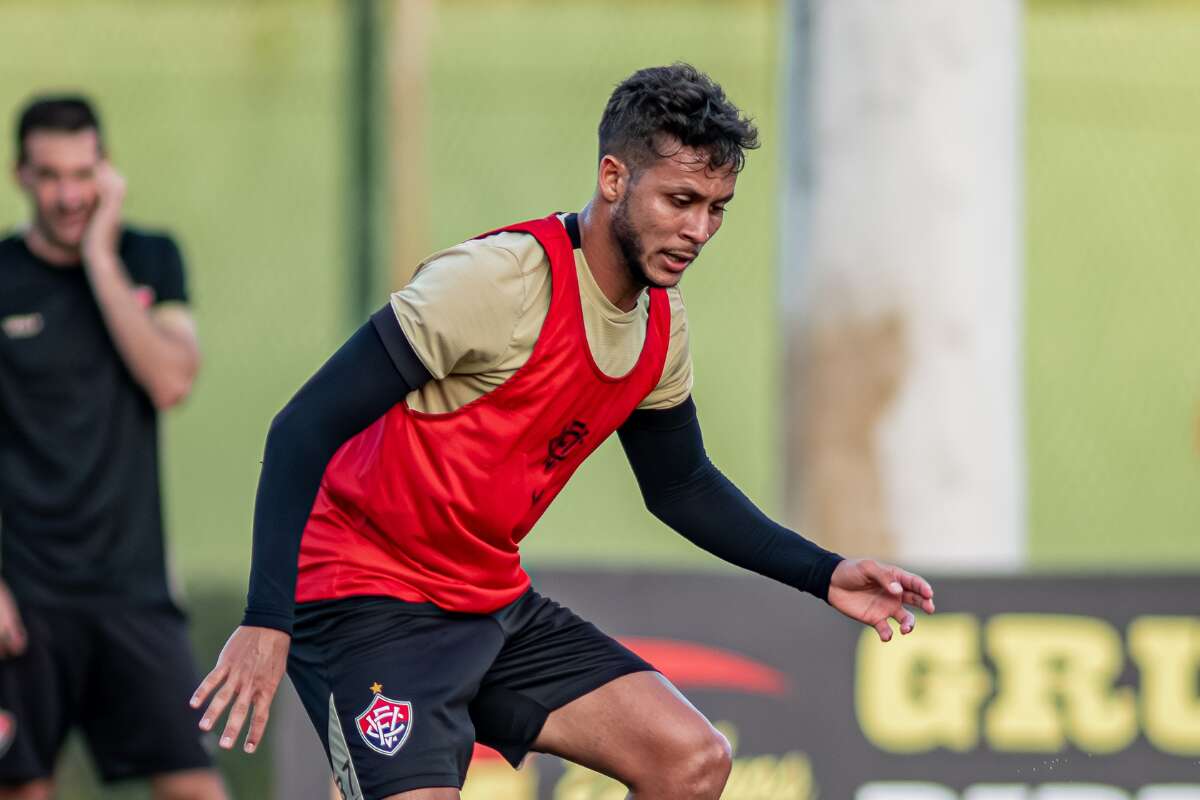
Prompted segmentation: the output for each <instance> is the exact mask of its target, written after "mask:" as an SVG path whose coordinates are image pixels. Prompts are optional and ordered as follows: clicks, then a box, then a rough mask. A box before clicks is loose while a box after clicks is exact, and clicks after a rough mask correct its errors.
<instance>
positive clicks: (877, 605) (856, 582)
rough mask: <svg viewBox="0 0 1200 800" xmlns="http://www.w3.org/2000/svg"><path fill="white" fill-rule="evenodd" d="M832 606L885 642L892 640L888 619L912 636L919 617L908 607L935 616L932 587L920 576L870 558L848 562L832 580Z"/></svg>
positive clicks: (830, 589)
mask: <svg viewBox="0 0 1200 800" xmlns="http://www.w3.org/2000/svg"><path fill="white" fill-rule="evenodd" d="M829 605H831V606H833V607H834V608H836V609H837V610H838V611H840V612H842V613H843V614H845V615H846V616H847V617H850V619H853V620H858V621H859V622H861V623H863V624H864V625H870V626H871V627H872V628H874V629H875V632H876V633H878V634H879V638H880V639H881V640H883V641H885V642H886V641H889V640H891V638H892V627H891V625H890V624H888V619H889V618H890V619H894V620H896V622H898V623H899V624H900V633H901V634H908V633H912V630H913V628H914V627H915V626H916V624H917V621H916V617H915V616H913V613H912V611H910V610H909V609H907V608H905V606H914V607H916V608H920V609H921V610H922V611H924V612H925V613H926V614H932V613H933V587H931V586H930V585H929V581H927V580H925V579H924V578H922V577H921V576H920V575H915V574H913V573H911V572H905V571H904V570H902V569H900V568H899V567H893V566H892V565H890V564H881V563H879V562H877V561H872V560H871V559H868V558H864V559H846V560H845V561H842V562H841V563H840V564H838V565H837V568H836V569H835V570H834V571H833V575H832V576H831V577H830V580H829Z"/></svg>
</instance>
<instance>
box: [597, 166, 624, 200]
mask: <svg viewBox="0 0 1200 800" xmlns="http://www.w3.org/2000/svg"><path fill="white" fill-rule="evenodd" d="M599 172H600V174H599V178H598V183H599V187H598V188H599V190H600V195H601V197H603V198H604V199H605V200H606V201H608V202H609V203H615V202H616V201H617V200H618V199H620V197H621V195H623V194H625V190H626V189H628V188H629V174H630V173H629V167H627V166H626V165H625V162H623V161H622V160H621V159H619V158H617V157H616V156H614V155H611V154H608V155H605V156H604V158H602V159H600V170H599Z"/></svg>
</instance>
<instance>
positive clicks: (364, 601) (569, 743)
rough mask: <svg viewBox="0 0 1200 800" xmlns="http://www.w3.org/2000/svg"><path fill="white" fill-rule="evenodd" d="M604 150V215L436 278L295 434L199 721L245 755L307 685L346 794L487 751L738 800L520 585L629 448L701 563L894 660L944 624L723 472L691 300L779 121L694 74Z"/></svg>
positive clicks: (271, 490) (621, 658)
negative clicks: (754, 157) (693, 273)
mask: <svg viewBox="0 0 1200 800" xmlns="http://www.w3.org/2000/svg"><path fill="white" fill-rule="evenodd" d="M599 144H600V163H599V170H598V176H597V185H596V188H595V193H594V194H593V196H592V199H591V201H590V202H589V203H588V205H587V206H586V207H585V208H584V209H583V210H582V211H581V212H580V213H579V214H561V215H560V214H552V215H550V216H548V217H545V218H543V219H539V220H533V221H530V222H527V223H521V224H518V225H513V226H509V227H507V228H504V229H502V230H500V231H494V232H493V233H491V234H486V235H485V236H482V237H479V238H477V239H474V240H471V241H469V242H465V243H463V244H461V245H459V246H456V247H453V248H450V249H449V250H446V251H443V252H441V253H438V254H436V255H435V256H433V257H431V258H430V259H427V260H426V262H425V263H424V264H422V266H421V267H420V269H419V271H418V272H417V275H416V276H415V278H414V279H413V280H412V282H411V283H410V284H409V285H408V286H407V287H405V288H404V289H403V290H401V291H400V292H397V293H396V294H395V295H393V297H392V302H391V303H390V304H389V305H387V306H384V307H383V308H382V309H381V310H380V311H379V312H377V313H376V314H375V315H374V317H373V318H372V320H371V322H369V323H367V324H366V325H364V326H363V327H362V328H361V329H360V330H359V331H358V332H357V333H356V334H355V335H354V336H353V337H351V339H350V340H349V341H348V342H347V343H346V344H345V345H344V346H343V347H342V349H341V350H339V351H338V352H337V353H336V354H334V356H333V357H332V358H331V359H330V360H329V361H328V362H327V363H326V364H325V366H324V367H322V368H321V370H320V371H318V372H317V373H316V375H315V376H314V377H313V378H312V379H311V380H310V381H309V382H308V383H307V384H306V385H305V386H304V387H303V388H302V389H301V390H300V392H299V393H298V394H297V395H296V397H294V398H293V399H292V401H291V402H290V403H289V405H288V407H287V408H285V409H284V410H283V411H282V412H281V413H280V414H279V416H278V417H277V418H276V420H275V422H274V424H273V425H272V428H271V433H270V434H269V436H268V439H267V447H266V455H265V457H264V461H263V470H262V476H261V478H260V482H259V490H258V498H257V501H256V506H255V521H254V555H253V564H252V567H251V586H250V596H249V603H248V608H247V611H246V615H245V617H244V618H243V622H242V626H241V627H239V628H238V629H237V630H236V631H235V632H234V634H233V635H232V636H231V637H230V639H229V642H228V644H227V645H226V646H225V649H224V650H223V651H222V654H221V658H220V660H219V662H218V664H217V666H216V668H215V669H214V670H213V671H212V672H211V673H210V674H209V676H208V677H207V678H206V679H205V681H204V683H203V684H202V685H201V686H200V688H199V689H198V691H197V694H196V697H195V698H194V699H193V702H194V703H195V704H196V705H197V706H199V705H200V704H201V703H203V701H204V700H205V699H206V698H208V697H209V696H214V693H215V696H214V699H213V700H212V703H211V705H210V706H209V708H208V710H207V711H206V713H205V716H204V719H203V721H202V723H201V724H202V726H203V727H205V728H206V729H208V728H211V727H212V726H213V725H214V724H215V722H216V719H217V718H218V717H219V716H220V715H221V713H222V712H223V710H224V709H225V708H226V707H229V708H231V709H232V710H231V712H230V715H229V719H228V722H227V724H226V726H225V729H224V732H223V733H222V736H221V742H220V743H221V746H222V747H231V746H232V745H233V742H234V739H235V738H236V737H237V735H238V733H239V731H240V729H241V727H242V726H243V724H244V723H245V722H246V720H247V719H248V718H249V719H250V720H251V725H250V732H249V734H248V736H247V739H246V743H245V749H246V750H247V751H253V750H254V749H255V748H256V747H257V745H258V742H259V740H260V738H261V736H262V733H263V729H264V726H265V725H266V721H267V708H268V706H269V704H270V701H271V697H272V696H273V695H274V693H275V689H276V686H277V685H278V682H279V680H280V678H281V676H282V673H283V671H284V665H285V663H286V664H287V669H288V673H289V675H290V676H291V678H292V682H293V684H294V685H295V686H296V688H297V690H298V691H299V694H300V697H301V699H302V700H303V701H304V704H305V706H306V708H307V710H308V713H309V715H310V717H311V719H312V720H313V723H314V725H315V727H316V729H317V731H318V733H319V734H320V735H321V737H322V739H323V741H324V743H325V747H326V751H327V752H328V754H329V756H330V759H331V762H332V765H333V768H334V772H335V775H336V778H337V781H338V785H339V786H340V787H341V789H342V791H343V793H344V794H345V795H346V796H347V797H348V798H355V799H356V798H360V797H365V798H369V799H370V800H380V799H381V798H389V800H394V798H401V797H403V798H405V800H410V799H411V800H418V798H420V800H435V799H436V800H452V798H457V797H458V790H459V788H460V787H461V786H462V784H463V781H464V779H465V775H466V770H467V766H468V763H469V761H470V756H471V752H472V747H473V745H474V743H475V741H480V742H482V743H484V744H487V745H490V746H492V747H495V748H496V749H498V750H499V751H500V752H501V753H502V754H503V755H504V756H505V758H507V759H508V760H509V761H510V762H511V763H512V764H513V765H514V766H515V765H518V764H520V763H521V761H522V759H523V758H524V757H525V755H526V754H527V753H529V752H530V751H538V752H546V753H553V754H555V755H559V756H562V757H564V758H567V759H569V760H571V761H574V762H576V763H579V764H583V765H585V766H588V767H591V768H593V769H595V770H597V771H600V772H603V773H604V774H607V775H609V776H611V777H614V778H616V779H618V780H620V781H622V782H623V783H624V784H625V785H626V786H628V787H629V788H630V789H631V790H633V792H634V795H635V796H636V797H639V798H656V800H665V799H666V798H679V800H701V799H703V798H716V797H718V796H719V795H720V794H721V791H722V788H723V787H724V784H725V781H726V778H727V777H728V774H729V770H730V763H731V762H730V751H729V744H728V742H726V741H725V739H724V738H723V737H722V735H721V734H720V733H718V732H717V731H716V729H715V728H713V727H712V725H710V724H709V722H708V721H707V720H706V719H705V718H704V717H703V716H702V715H701V714H700V713H699V712H698V711H697V710H696V709H695V708H694V707H692V706H691V704H689V703H688V702H687V701H686V700H685V699H684V698H683V697H682V696H681V695H680V694H679V693H678V692H677V691H676V690H675V688H674V687H673V686H671V685H670V684H669V683H668V682H667V681H666V679H665V678H663V676H661V675H659V674H658V673H656V672H655V671H654V668H653V666H651V665H650V664H648V663H646V662H645V661H643V660H642V659H640V658H639V657H637V656H636V655H635V654H633V653H632V652H631V651H629V650H627V649H626V648H625V647H623V646H622V645H620V644H619V643H618V642H616V641H615V640H613V639H611V638H610V637H608V636H607V635H606V634H604V633H602V632H601V631H600V630H598V629H597V628H596V627H595V626H593V625H591V624H590V623H588V622H586V621H585V620H583V619H581V618H579V617H578V616H576V615H575V614H574V613H573V612H572V611H571V610H570V609H567V608H564V607H562V606H560V605H558V604H557V603H555V602H554V601H552V600H550V599H549V598H546V597H543V596H541V595H540V594H538V593H537V592H536V591H535V590H534V589H532V588H531V587H530V581H529V576H528V575H527V574H526V573H525V571H524V570H523V569H522V567H521V563H520V556H519V553H518V543H519V542H520V540H521V538H522V537H523V536H524V535H525V534H526V533H527V532H528V531H529V530H530V528H531V527H532V526H533V524H534V523H535V522H536V521H537V519H538V518H539V517H540V516H541V514H542V513H543V512H544V511H545V509H546V508H547V506H548V505H549V504H550V503H551V501H552V500H553V499H554V497H555V496H556V495H557V494H558V492H559V491H560V490H561V489H562V488H563V486H564V485H565V484H566V482H567V480H568V479H569V478H570V476H571V474H572V473H573V472H574V471H575V469H576V468H577V467H578V466H579V465H580V464H581V463H582V462H583V460H584V459H585V458H586V457H587V456H588V455H589V454H590V453H591V452H593V451H594V450H595V449H596V448H597V447H598V446H599V445H600V443H601V442H602V441H604V440H605V438H607V437H608V436H609V435H610V434H612V433H613V432H614V431H619V434H620V438H621V443H622V445H623V446H624V448H625V453H626V456H627V457H628V459H629V462H630V465H631V466H632V468H633V471H634V474H635V476H636V477H637V480H638V484H639V486H640V488H641V490H642V496H643V499H644V502H645V504H646V506H647V507H648V508H649V509H650V510H651V511H652V512H653V513H654V514H655V515H656V516H658V517H659V518H660V519H662V520H663V521H664V522H666V523H667V524H668V525H670V526H671V527H672V528H674V529H675V530H676V531H678V532H679V533H680V534H682V535H683V536H685V537H687V538H688V539H689V540H691V541H692V542H694V543H695V544H697V545H698V546H700V547H703V548H705V549H706V550H708V551H709V552H711V553H713V554H714V555H716V556H718V557H720V558H722V559H724V560H726V561H729V562H730V563H733V564H737V565H739V566H741V567H744V568H746V569H750V570H754V571H756V572H759V573H761V574H763V575H766V576H769V577H771V578H774V579H776V580H779V581H781V582H783V583H785V584H787V585H789V586H792V587H794V588H795V589H798V590H800V591H805V592H809V593H811V594H813V595H815V596H817V597H819V598H821V599H822V600H826V601H827V602H828V603H829V604H830V605H832V606H833V607H834V608H836V609H838V610H839V611H841V612H842V613H844V614H846V615H847V616H849V617H851V618H853V619H855V620H858V621H861V622H864V623H866V624H869V625H871V626H873V627H874V628H875V629H876V630H877V631H878V632H879V636H880V638H881V639H883V640H885V641H886V640H888V639H890V638H891V636H892V629H891V627H890V625H889V622H888V619H889V618H891V619H894V620H896V621H897V622H898V623H899V624H900V630H901V632H902V633H908V632H910V631H911V630H912V629H913V625H914V617H913V614H912V612H911V611H909V610H908V609H907V608H905V607H904V605H905V604H909V605H913V606H918V607H921V608H924V609H925V610H926V611H929V612H932V611H933V603H932V594H933V593H932V589H931V588H930V586H929V584H928V583H926V582H925V581H924V580H922V579H921V578H920V577H918V576H916V575H913V574H911V573H908V572H905V571H903V570H901V569H898V568H896V567H891V566H888V565H885V564H878V563H876V562H873V561H869V560H861V561H859V560H844V559H842V558H841V557H839V556H837V555H835V554H833V553H830V552H828V551H826V550H824V549H822V548H820V547H818V546H817V545H815V544H813V543H811V542H809V541H807V540H806V539H804V538H803V537H802V536H800V535H798V534H796V533H795V532H793V531H790V530H788V529H786V528H784V527H783V526H781V525H778V524H777V523H775V522H773V521H772V520H770V519H768V518H767V517H766V516H765V515H764V514H762V512H761V511H759V510H758V508H756V507H755V506H754V504H753V503H751V502H750V501H749V500H748V499H747V498H746V497H745V496H744V495H743V494H742V493H741V492H740V491H738V489H737V488H736V487H735V486H734V485H733V484H732V483H731V482H730V481H729V480H727V479H726V478H725V477H724V476H723V475H721V473H720V472H719V471H718V470H717V469H716V467H715V466H713V464H712V463H711V462H710V461H709V459H708V457H707V455H706V454H705V452H704V446H703V443H702V440H701V435H700V426H699V422H698V420H697V417H696V407H695V404H694V403H693V401H692V398H691V389H692V365H691V358H690V355H689V347H688V328H687V320H686V315H685V309H684V306H683V300H682V296H681V294H680V292H679V288H678V284H679V282H680V280H681V278H682V277H683V273H684V271H685V270H687V269H688V268H689V267H690V265H691V263H692V262H693V261H694V260H695V259H696V258H697V257H698V256H699V255H700V251H701V249H702V248H703V247H704V246H705V245H706V244H707V242H708V241H709V240H710V239H711V238H712V237H713V236H714V235H715V234H716V232H717V230H718V228H720V226H721V223H722V220H723V218H724V214H725V208H726V205H727V204H728V203H729V202H730V201H731V200H732V198H733V194H734V186H735V184H736V181H737V176H738V172H739V170H740V169H741V166H742V164H743V160H744V151H746V150H748V149H751V148H754V147H757V131H756V130H755V128H754V126H753V125H751V124H750V122H749V121H748V120H746V119H745V118H744V117H743V116H742V115H741V112H740V111H739V110H738V109H737V108H736V107H735V106H734V105H733V104H732V103H731V102H729V100H728V99H727V98H726V97H725V94H724V92H723V91H722V89H721V87H720V86H718V85H717V84H716V83H714V82H713V81H712V80H711V79H710V78H709V77H708V76H706V75H704V74H702V73H700V72H698V71H697V70H696V69H694V68H693V67H690V66H688V65H685V64H676V65H673V66H670V67H660V68H652V69H646V70H641V71H639V72H638V73H635V74H634V75H632V76H631V77H630V78H628V79H627V80H626V81H624V82H623V83H622V84H621V85H620V86H618V87H617V89H616V91H615V92H614V93H613V95H612V97H611V98H610V100H609V103H608V107H607V109H606V110H605V112H604V115H603V118H602V120H601V123H600V143H599ZM534 168H538V165H534ZM730 424H737V423H736V421H731V422H730ZM631 499H632V498H631ZM289 651H290V652H289ZM218 687H220V688H219V690H218ZM251 707H253V711H254V713H253V717H252V718H251V717H250V710H251Z"/></svg>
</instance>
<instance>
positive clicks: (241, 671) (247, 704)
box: [191, 625, 292, 753]
mask: <svg viewBox="0 0 1200 800" xmlns="http://www.w3.org/2000/svg"><path fill="white" fill-rule="evenodd" d="M291 643H292V637H290V636H288V635H287V634H286V633H283V632H282V631H277V630H274V629H272V628H258V627H253V626H249V625H243V626H241V627H239V628H238V629H237V630H235V631H234V632H233V635H232V636H230V637H229V641H227V642H226V643H225V647H224V648H223V649H222V650H221V655H220V656H219V657H218V658H217V665H216V666H215V667H213V670H212V672H210V673H208V676H207V677H205V679H204V680H203V681H201V683H200V686H199V687H198V688H197V689H196V693H195V694H194V695H192V700H191V706H192V708H200V706H202V705H203V704H204V701H205V699H207V698H208V696H209V695H211V694H212V693H213V691H214V690H216V689H217V687H218V686H220V687H221V688H220V691H217V693H216V695H214V696H213V699H212V702H211V703H209V706H208V709H207V710H206V711H205V712H204V716H203V718H201V720H200V728H201V729H202V730H206V731H210V730H212V729H213V727H214V726H215V725H216V723H217V718H218V717H220V716H221V714H222V713H223V712H224V711H225V708H226V707H227V706H229V701H230V700H233V701H234V702H233V706H232V709H231V710H230V712H229V720H228V721H227V722H226V724H225V730H224V731H223V732H222V733H221V740H220V742H219V744H220V746H221V747H222V748H224V749H225V750H229V749H231V748H232V747H233V743H234V741H235V740H236V739H237V737H238V735H239V733H241V730H242V725H243V724H245V722H246V716H247V715H248V714H249V713H250V708H251V706H253V707H254V717H253V718H252V720H251V722H250V732H249V733H247V734H246V743H245V745H244V747H243V749H244V750H245V751H246V752H247V753H253V752H254V751H255V750H256V749H257V748H258V744H259V742H260V741H262V736H263V731H265V730H266V728H267V717H268V716H269V715H270V711H271V700H272V698H274V697H275V690H276V689H278V688H279V681H280V680H281V679H282V678H283V671H284V669H286V668H287V655H288V648H289V647H290V646H291Z"/></svg>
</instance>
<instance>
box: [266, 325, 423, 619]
mask: <svg viewBox="0 0 1200 800" xmlns="http://www.w3.org/2000/svg"><path fill="white" fill-rule="evenodd" d="M429 379H430V375H429V372H428V370H426V369H425V367H424V366H423V365H422V364H421V361H420V360H419V359H418V358H417V356H416V354H415V353H413V351H412V347H411V345H409V343H408V340H407V339H406V338H405V336H404V333H403V331H401V330H400V325H399V323H397V322H396V318H395V316H394V315H393V314H392V310H391V308H389V307H388V306H384V307H383V308H382V309H380V310H379V312H377V313H376V314H375V315H374V316H373V317H372V319H371V322H370V323H367V324H365V325H363V326H362V327H361V328H359V329H358V330H357V331H356V332H355V333H354V335H353V336H351V337H350V339H349V340H348V341H347V342H346V343H345V344H344V345H342V347H341V349H339V350H338V351H337V352H336V353H334V354H333V356H331V357H330V359H329V360H328V361H326V362H325V365H324V366H322V367H321V369H320V370H318V371H317V373H316V374H315V375H313V376H312V378H310V379H309V381H308V383H306V384H304V386H302V387H301V388H300V391H298V392H297V393H296V396H295V397H293V398H292V399H291V401H289V402H288V404H287V405H286V406H285V407H284V409H283V410H282V411H280V412H279V414H278V415H276V417H275V419H274V420H273V421H272V422H271V430H270V432H269V433H268V434H267V445H266V450H265V452H264V454H263V465H262V473H261V475H260V476H259V479H258V496H257V498H256V499H255V501H254V548H253V555H252V557H251V562H250V591H249V595H248V597H247V601H246V614H245V616H244V617H243V618H242V624H243V625H258V626H262V627H265V628H275V629H276V630H281V631H284V632H286V633H291V630H292V617H293V601H294V598H295V595H296V562H297V559H298V558H299V554H300V537H301V535H302V534H303V533H304V526H305V524H306V523H307V521H308V515H309V513H310V512H311V511H312V505H313V501H314V500H316V497H317V489H318V488H319V487H320V485H321V476H322V475H324V473H325V467H326V465H327V464H328V463H329V459H330V458H332V457H333V454H334V453H335V452H337V450H338V448H339V447H341V446H342V444H344V443H345V442H346V441H347V440H348V439H350V438H352V437H354V436H355V435H357V434H358V433H359V432H360V431H362V430H363V429H364V428H366V427H367V426H368V425H370V424H371V423H372V422H374V421H375V420H377V419H379V417H381V416H383V414H385V413H386V412H387V410H388V409H390V408H391V407H392V406H394V405H395V404H396V403H399V402H400V401H401V400H403V399H404V397H405V395H407V394H408V393H409V392H411V391H412V390H414V389H416V388H418V387H420V386H421V385H423V384H424V383H426V382H427V381H428V380H429Z"/></svg>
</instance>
